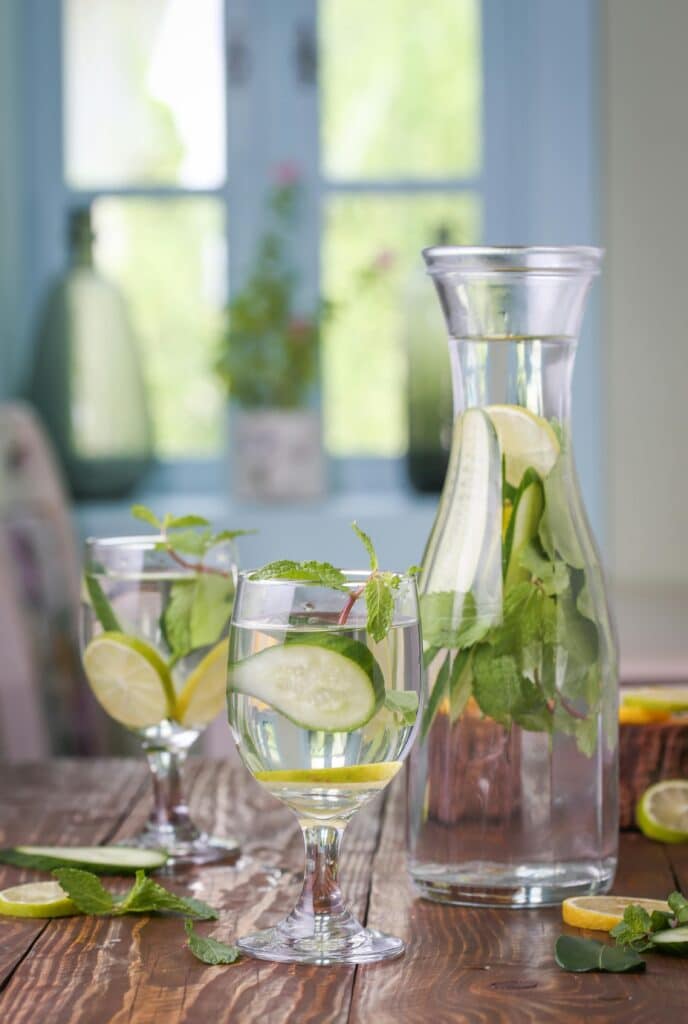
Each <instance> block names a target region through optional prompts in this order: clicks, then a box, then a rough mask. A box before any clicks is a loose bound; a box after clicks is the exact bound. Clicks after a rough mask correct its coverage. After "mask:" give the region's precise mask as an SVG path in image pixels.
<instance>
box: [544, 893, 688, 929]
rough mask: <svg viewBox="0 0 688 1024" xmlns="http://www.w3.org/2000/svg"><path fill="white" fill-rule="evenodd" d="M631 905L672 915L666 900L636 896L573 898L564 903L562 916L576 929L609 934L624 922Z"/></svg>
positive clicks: (649, 911) (649, 912)
mask: <svg viewBox="0 0 688 1024" xmlns="http://www.w3.org/2000/svg"><path fill="white" fill-rule="evenodd" d="M631 903H632V904H633V905H634V906H639V907H642V908H643V909H644V910H646V911H647V912H648V914H651V913H652V911H653V910H660V911H661V912H662V913H663V914H670V913H671V910H670V909H669V904H668V903H665V902H664V900H646V899H637V898H636V897H634V896H571V897H569V899H567V900H564V902H563V903H562V905H561V916H562V917H563V919H564V921H565V922H566V924H570V925H573V927H574V928H589V929H591V930H592V931H600V932H608V931H611V929H612V928H614V927H615V926H616V925H617V924H619V922H620V921H622V920H623V916H624V911H625V909H626V907H629V906H630V905H631Z"/></svg>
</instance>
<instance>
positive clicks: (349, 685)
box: [227, 572, 423, 964]
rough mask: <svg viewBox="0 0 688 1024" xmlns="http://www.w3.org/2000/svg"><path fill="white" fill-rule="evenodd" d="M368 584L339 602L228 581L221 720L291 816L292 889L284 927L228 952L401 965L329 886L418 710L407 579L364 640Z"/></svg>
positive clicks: (299, 589)
mask: <svg viewBox="0 0 688 1024" xmlns="http://www.w3.org/2000/svg"><path fill="white" fill-rule="evenodd" d="M368 577H369V574H368V573H366V572H347V573H345V580H346V583H345V591H346V592H342V590H335V589H330V588H329V587H326V586H315V585H313V584H312V583H304V582H299V581H298V580H294V581H290V580H275V579H272V580H265V579H256V578H252V574H250V573H248V574H246V573H242V574H240V576H239V584H238V588H237V594H236V600H235V603H234V611H233V613H232V623H231V627H230V636H229V671H228V687H227V695H228V708H229V721H230V725H231V726H232V731H233V733H234V738H235V740H236V743H237V747H238V750H239V754H240V755H241V758H242V760H243V761H244V763H245V765H246V766H247V768H248V769H249V771H250V772H251V773H252V774H253V776H254V777H255V778H256V779H257V780H258V781H259V782H260V783H262V785H264V786H265V787H266V789H267V790H268V791H269V792H270V793H271V794H272V795H273V796H275V797H278V798H279V799H280V800H282V801H283V802H284V803H285V804H287V806H288V807H290V808H291V810H292V811H294V813H295V814H296V815H297V816H298V819H299V823H300V825H301V827H302V829H303V835H304V841H305V847H306V870H305V877H304V882H303V890H302V892H301V896H300V898H299V901H298V903H297V905H296V907H295V908H294V909H293V910H292V912H291V913H290V914H289V916H288V917H287V918H286V919H285V920H284V921H282V922H280V923H279V924H277V925H276V926H275V927H273V928H269V929H267V930H266V931H261V932H257V933H255V934H253V935H247V936H245V937H244V938H242V939H240V940H239V946H240V947H241V949H243V950H244V951H245V952H246V953H249V954H250V955H252V956H255V957H258V958H260V959H264V960H278V961H297V962H301V963H311V964H331V963H368V962H372V961H375V960H384V959H387V958H390V957H395V956H399V955H400V954H401V953H402V952H403V950H404V944H403V942H402V940H401V939H399V938H395V937H394V936H391V935H385V934H383V933H381V932H378V931H374V930H373V929H370V928H364V927H363V926H362V925H361V924H360V923H359V921H357V920H356V918H355V917H354V916H353V914H352V913H351V912H350V911H349V910H348V909H347V907H346V906H345V904H344V901H343V898H342V894H341V891H340V889H339V886H338V883H337V875H338V871H339V850H340V844H341V841H342V835H343V833H344V829H345V827H346V825H347V823H348V821H349V819H350V818H351V816H352V815H353V814H354V813H355V812H356V811H357V810H358V808H359V807H361V806H363V804H364V803H366V802H367V801H368V800H370V799H371V798H372V797H373V796H375V795H376V794H377V793H379V791H380V790H381V789H383V788H384V787H385V786H386V785H387V783H388V782H389V781H390V780H391V779H392V778H394V776H395V775H396V774H397V772H398V771H399V769H400V768H401V765H402V762H403V760H404V758H405V757H406V755H407V754H408V751H409V748H410V747H411V744H412V742H413V739H414V737H415V734H416V729H417V723H418V721H419V718H420V714H421V711H422V700H421V696H422V690H421V687H422V678H423V676H422V668H421V640H420V627H419V621H418V618H419V617H418V597H417V592H416V585H415V582H414V580H413V579H412V578H411V577H409V576H401V577H400V579H399V584H398V587H397V588H396V589H394V590H393V591H392V597H393V605H394V607H393V613H392V618H391V625H390V628H389V630H388V632H387V634H386V636H385V637H384V638H383V639H382V640H380V641H378V642H375V641H374V640H373V638H372V636H370V635H369V633H368V631H367V628H366V624H367V607H366V599H365V594H364V587H365V583H366V581H367V579H368Z"/></svg>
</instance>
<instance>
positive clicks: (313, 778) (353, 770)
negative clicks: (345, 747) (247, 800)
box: [254, 761, 401, 789]
mask: <svg viewBox="0 0 688 1024" xmlns="http://www.w3.org/2000/svg"><path fill="white" fill-rule="evenodd" d="M400 768H401V761H386V762H384V763H380V764H354V765H351V766H350V767H348V768H344V767H342V768H303V769H296V770H294V771H289V770H284V771H282V770H276V771H268V772H255V773H254V774H255V778H256V779H258V781H259V782H264V783H266V784H267V785H271V786H272V785H275V784H277V785H294V784H296V785H304V784H305V785H308V786H366V787H367V788H370V787H375V788H380V789H382V787H383V786H385V785H386V784H387V783H388V782H389V780H390V779H393V778H394V776H395V775H396V774H397V772H398V771H399V769H400Z"/></svg>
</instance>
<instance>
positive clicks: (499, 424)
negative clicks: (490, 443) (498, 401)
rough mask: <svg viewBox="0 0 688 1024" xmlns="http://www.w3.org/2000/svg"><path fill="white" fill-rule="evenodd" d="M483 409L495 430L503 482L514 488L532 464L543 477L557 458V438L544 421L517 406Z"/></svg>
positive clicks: (491, 406) (489, 406) (497, 406)
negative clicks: (503, 471) (501, 461)
mask: <svg viewBox="0 0 688 1024" xmlns="http://www.w3.org/2000/svg"><path fill="white" fill-rule="evenodd" d="M485 412H486V413H487V415H488V416H489V417H490V419H491V420H492V423H493V424H494V428H495V430H496V431H497V437H498V439H499V446H500V448H501V450H502V454H503V456H504V460H505V470H506V479H507V483H510V484H511V486H512V487H518V485H519V484H520V482H521V480H522V479H523V474H524V473H525V471H526V470H527V469H528V468H529V467H532V468H533V469H534V470H535V471H536V472H537V473H538V474H539V475H540V476H541V477H546V476H547V475H548V473H550V472H551V470H552V469H553V468H554V464H555V462H556V461H557V459H558V458H559V450H560V449H559V440H558V438H557V435H556V434H555V433H554V431H553V430H552V427H551V426H550V425H549V423H548V422H547V420H545V419H543V418H542V416H536V415H535V413H534V412H531V411H530V410H529V409H524V408H523V406H521V405H488V406H486V407H485Z"/></svg>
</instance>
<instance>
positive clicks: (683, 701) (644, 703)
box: [621, 686, 688, 713]
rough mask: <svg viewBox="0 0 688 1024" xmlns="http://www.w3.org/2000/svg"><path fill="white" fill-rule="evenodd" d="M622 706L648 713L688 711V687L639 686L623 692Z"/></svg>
mask: <svg viewBox="0 0 688 1024" xmlns="http://www.w3.org/2000/svg"><path fill="white" fill-rule="evenodd" d="M621 704H622V705H623V707H627V708H644V709H645V710H646V711H666V712H669V713H671V712H680V711H688V686H639V687H637V688H628V689H624V690H622V691H621Z"/></svg>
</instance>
